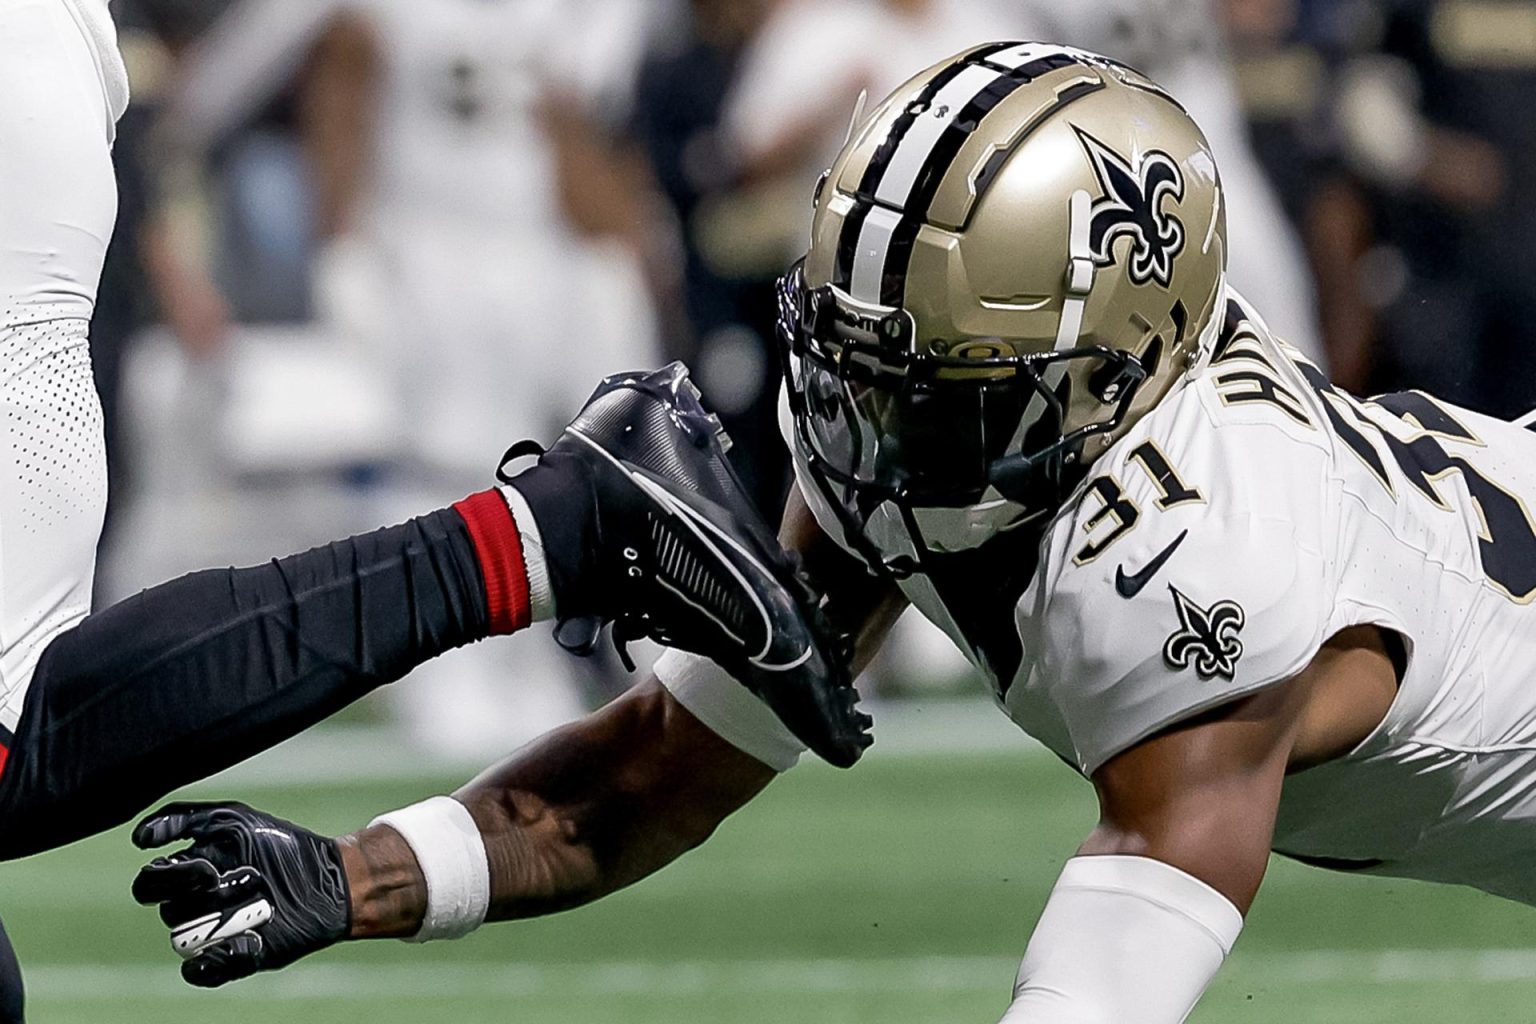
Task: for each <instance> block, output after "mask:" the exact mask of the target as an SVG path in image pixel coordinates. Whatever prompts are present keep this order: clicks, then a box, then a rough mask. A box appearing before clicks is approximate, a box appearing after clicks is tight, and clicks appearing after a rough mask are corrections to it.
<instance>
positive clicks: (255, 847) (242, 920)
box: [133, 803, 351, 988]
mask: <svg viewBox="0 0 1536 1024" xmlns="http://www.w3.org/2000/svg"><path fill="white" fill-rule="evenodd" d="M181 839H190V840H192V845H191V846H189V847H188V848H186V849H185V850H182V851H180V852H178V853H173V854H171V855H170V856H168V857H156V858H155V859H154V860H152V861H150V862H149V863H148V864H146V865H145V866H144V867H143V868H142V869H140V871H139V874H138V877H137V878H135V879H134V880H133V898H134V899H136V900H138V901H139V902H140V903H143V904H151V903H158V904H159V905H160V919H161V920H162V921H164V922H165V923H166V926H167V927H169V928H170V929H171V945H172V947H174V948H175V949H176V951H177V952H178V953H180V954H181V955H182V956H183V957H186V958H187V959H186V961H185V962H184V963H183V964H182V965H181V976H182V977H183V978H184V979H186V981H187V983H188V984H191V985H197V986H199V987H201V988H215V987H217V986H219V985H223V984H225V983H227V982H231V981H238V980H239V979H241V978H246V977H249V976H250V975H252V974H255V973H256V972H257V971H274V970H277V969H279V968H281V967H286V966H287V965H289V964H291V963H293V962H294V961H295V960H297V959H299V958H300V957H303V956H308V955H309V954H310V953H313V952H315V951H316V950H320V949H324V948H325V947H326V946H330V945H333V944H335V943H337V942H339V941H341V940H342V939H344V938H345V937H346V935H347V931H348V929H349V927H350V924H351V904H350V900H349V898H348V894H347V879H346V875H345V873H344V872H343V871H342V867H341V853H340V851H339V850H338V848H337V846H336V841H335V840H334V839H329V838H326V837H325V836H319V835H316V834H315V833H313V832H310V831H309V830H308V829H303V828H300V827H299V826H297V825H294V824H292V823H291V822H287V821H284V820H282V819H281V818H274V817H272V816H271V815H270V814H265V813H263V812H261V811H258V810H254V809H252V808H250V807H247V806H246V805H244V804H239V803H176V804H169V805H167V806H165V807H162V808H161V809H160V810H158V811H156V812H155V813H154V814H151V815H150V816H149V817H147V818H145V819H144V820H143V821H141V822H139V826H138V827H137V828H135V829H134V830H133V842H134V845H136V846H138V847H139V848H140V849H142V850H148V849H153V848H155V847H158V846H164V845H165V844H167V843H173V842H176V841H177V840H181Z"/></svg>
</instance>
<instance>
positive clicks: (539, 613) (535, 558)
mask: <svg viewBox="0 0 1536 1024" xmlns="http://www.w3.org/2000/svg"><path fill="white" fill-rule="evenodd" d="M497 490H499V491H501V496H502V498H504V499H505V500H506V502H507V508H508V509H510V510H511V512H512V522H514V523H516V524H517V534H518V537H519V538H521V540H522V542H523V570H524V571H525V572H526V573H527V574H528V607H529V610H530V612H531V613H532V615H533V621H534V622H543V621H545V620H546V619H553V618H554V617H555V595H554V592H553V591H552V590H551V589H550V587H549V566H548V565H547V564H546V563H545V561H544V541H543V540H542V539H541V538H540V537H539V524H538V523H537V522H536V521H535V520H534V518H533V509H531V508H529V507H528V501H527V499H526V498H524V497H523V495H522V493H521V492H520V491H518V489H517V488H516V487H513V486H512V485H511V484H503V485H501V486H500V487H498V488H497Z"/></svg>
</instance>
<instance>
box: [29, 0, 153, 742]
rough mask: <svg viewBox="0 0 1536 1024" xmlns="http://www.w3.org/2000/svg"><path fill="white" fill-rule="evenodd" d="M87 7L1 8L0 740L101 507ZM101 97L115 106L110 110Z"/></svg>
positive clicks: (99, 128)
mask: <svg viewBox="0 0 1536 1024" xmlns="http://www.w3.org/2000/svg"><path fill="white" fill-rule="evenodd" d="M109 44H110V21H108V20H107V19H106V7H105V4H104V3H102V2H100V0H82V2H81V3H80V4H78V5H77V4H73V3H64V2H61V0H0V429H3V431H4V434H3V443H0V726H4V728H5V729H7V730H10V729H13V728H14V727H15V725H16V719H17V717H18V715H19V713H20V710H21V703H22V698H23V697H24V695H25V693H26V688H27V684H28V683H29V682H30V681H31V678H32V671H33V668H34V667H35V666H36V664H37V659H38V657H39V655H41V654H42V652H43V649H44V648H46V647H47V646H48V644H49V642H51V641H52V640H53V638H54V637H55V636H57V635H58V634H59V633H61V632H63V631H64V630H67V629H69V628H70V627H72V626H74V625H75V624H76V623H78V622H79V621H80V620H81V619H83V618H84V617H85V615H86V614H87V613H88V612H89V611H90V606H91V583H92V578H93V576H94V573H95V563H96V541H97V539H98V537H99V536H100V533H101V523H102V515H103V513H104V511H105V508H106V498H107V467H106V453H105V451H104V449H103V446H102V425H101V406H100V403H99V402H98V400H97V397H96V387H95V383H94V381H93V380H92V377H91V358H90V351H89V349H88V347H87V342H86V338H87V331H88V328H89V325H90V318H91V312H92V309H93V308H94V305H95V301H96V287H97V284H98V282H99V279H100V277H101V265H102V261H103V259H104V258H105V256H106V249H107V241H108V239H109V238H110V237H111V234H112V224H113V220H114V219H115V217H116V215H117V189H116V184H115V181H114V178H113V174H112V161H111V153H110V148H111V133H112V125H113V124H114V122H115V121H116V117H117V114H118V113H120V109H118V107H119V104H120V102H121V101H122V98H125V97H126V90H125V83H124V82H123V81H122V80H121V77H120V76H121V63H120V61H119V59H118V58H117V55H116V52H115V48H114V49H113V50H112V51H111V52H110V53H109V54H108V57H107V58H105V59H103V58H102V57H101V56H99V55H100V54H101V53H102V52H103V48H104V46H106V45H109ZM109 94H111V95H112V96H113V97H114V98H113V99H109V98H108V95H109Z"/></svg>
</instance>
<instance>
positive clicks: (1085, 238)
mask: <svg viewBox="0 0 1536 1024" xmlns="http://www.w3.org/2000/svg"><path fill="white" fill-rule="evenodd" d="M1092 224H1093V197H1092V196H1091V195H1089V194H1088V193H1087V192H1086V191H1084V190H1082V189H1079V190H1078V191H1076V192H1074V193H1072V205H1071V220H1070V223H1069V228H1068V232H1067V289H1066V296H1065V298H1064V299H1063V300H1062V303H1061V323H1060V324H1059V325H1058V326H1057V328H1056V351H1057V352H1062V351H1065V350H1066V349H1069V348H1072V347H1074V346H1076V345H1077V342H1078V339H1079V338H1080V337H1081V336H1082V333H1083V310H1084V309H1085V308H1086V307H1087V305H1088V293H1089V292H1091V291H1093V278H1094V274H1095V273H1096V272H1097V269H1098V268H1097V265H1096V264H1095V263H1094V262H1093V245H1092V243H1091V242H1090V241H1089V229H1090V227H1091V225H1092Z"/></svg>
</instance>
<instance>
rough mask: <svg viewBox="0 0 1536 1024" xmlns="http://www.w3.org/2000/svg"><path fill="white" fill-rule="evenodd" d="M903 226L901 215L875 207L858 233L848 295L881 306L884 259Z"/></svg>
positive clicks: (881, 207)
mask: <svg viewBox="0 0 1536 1024" xmlns="http://www.w3.org/2000/svg"><path fill="white" fill-rule="evenodd" d="M899 224H901V214H899V213H897V212H896V211H895V210H887V209H886V208H885V207H883V206H875V207H872V208H871V209H870V211H869V215H868V216H867V217H865V218H864V225H863V227H862V228H860V230H859V241H858V248H857V249H855V250H854V254H853V278H852V280H851V281H850V282H849V286H848V293H849V294H850V295H852V296H853V297H854V298H855V299H857V300H858V301H860V302H868V303H871V304H873V305H878V304H879V303H880V289H881V285H882V284H883V283H884V281H885V260H886V255H887V254H888V253H889V252H890V249H891V236H892V235H893V234H895V232H896V228H897V226H898V225H899Z"/></svg>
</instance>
